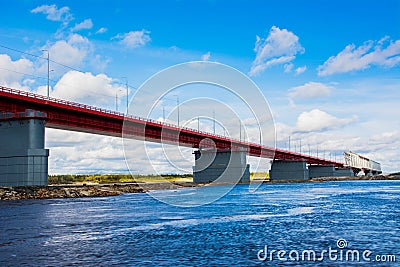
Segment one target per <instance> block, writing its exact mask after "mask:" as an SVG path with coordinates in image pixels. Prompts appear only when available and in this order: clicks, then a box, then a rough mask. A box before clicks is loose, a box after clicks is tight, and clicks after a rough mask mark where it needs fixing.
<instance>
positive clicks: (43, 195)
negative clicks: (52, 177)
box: [0, 184, 145, 200]
mask: <svg viewBox="0 0 400 267" xmlns="http://www.w3.org/2000/svg"><path fill="white" fill-rule="evenodd" d="M143 192H145V190H144V189H143V188H141V187H140V186H139V185H137V184H126V185H49V186H16V187H0V200H21V199H51V198H78V197H108V196H118V195H121V194H123V193H143Z"/></svg>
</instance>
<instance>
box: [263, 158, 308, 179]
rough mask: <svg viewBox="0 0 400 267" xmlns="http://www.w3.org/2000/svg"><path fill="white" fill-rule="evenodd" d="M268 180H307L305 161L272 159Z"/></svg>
mask: <svg viewBox="0 0 400 267" xmlns="http://www.w3.org/2000/svg"><path fill="white" fill-rule="evenodd" d="M269 178H270V180H281V181H282V180H308V178H309V173H308V169H307V164H306V162H305V161H284V160H274V162H273V163H272V166H271V170H270V171H269Z"/></svg>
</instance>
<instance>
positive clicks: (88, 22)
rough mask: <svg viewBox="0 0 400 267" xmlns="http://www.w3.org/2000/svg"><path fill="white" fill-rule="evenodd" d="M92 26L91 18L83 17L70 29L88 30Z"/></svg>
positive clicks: (74, 30)
mask: <svg viewBox="0 0 400 267" xmlns="http://www.w3.org/2000/svg"><path fill="white" fill-rule="evenodd" d="M92 27H93V22H92V20H91V19H85V20H84V21H82V22H81V23H78V24H76V25H75V26H74V27H73V28H72V29H71V30H72V31H73V32H76V31H80V30H89V29H91V28H92Z"/></svg>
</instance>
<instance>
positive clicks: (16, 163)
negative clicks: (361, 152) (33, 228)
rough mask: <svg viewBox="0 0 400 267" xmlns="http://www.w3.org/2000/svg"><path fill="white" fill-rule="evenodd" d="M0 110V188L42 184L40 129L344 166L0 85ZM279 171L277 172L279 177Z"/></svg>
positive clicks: (43, 165) (44, 161)
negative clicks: (19, 182)
mask: <svg viewBox="0 0 400 267" xmlns="http://www.w3.org/2000/svg"><path fill="white" fill-rule="evenodd" d="M0 111H1V112H2V113H1V116H0V145H1V150H0V168H1V169H0V184H1V183H2V184H10V183H12V180H13V179H14V178H10V177H15V176H16V175H17V174H19V175H25V176H26V175H28V176H31V178H29V179H28V180H29V181H31V182H27V183H28V184H29V183H33V184H36V183H37V180H38V179H39V182H38V183H39V184H43V183H47V172H48V171H47V158H48V150H47V149H44V127H47V128H54V129H62V130H68V131H77V132H85V133H91V134H99V135H105V136H113V137H122V135H123V133H124V138H125V137H128V138H132V139H140V140H145V141H150V142H158V143H161V142H166V143H171V144H177V145H179V146H186V147H191V148H196V149H200V150H201V149H202V148H204V147H201V146H204V145H205V146H206V148H207V144H209V146H210V147H211V145H212V144H215V145H214V146H215V149H216V150H217V151H218V152H221V153H231V152H233V151H236V152H238V153H243V152H244V153H246V154H247V155H250V156H255V157H264V158H270V159H274V161H275V162H276V164H275V163H274V164H273V165H276V166H278V165H279V162H281V163H285V164H287V163H288V162H289V163H296V164H297V167H298V166H299V165H298V164H299V163H300V164H302V165H304V166H305V164H309V165H310V166H319V167H323V166H329V168H336V169H341V168H343V167H345V166H344V164H343V163H341V162H336V161H332V160H327V159H323V158H318V157H314V156H311V155H305V154H300V153H294V152H291V151H286V150H282V149H275V148H273V147H269V146H264V145H262V144H256V143H251V142H246V141H242V140H237V139H234V138H230V137H226V136H221V135H216V134H211V133H207V132H204V131H199V130H195V129H190V128H185V127H178V126H176V125H172V124H169V123H163V122H159V121H155V120H151V119H146V118H141V117H137V116H133V115H126V114H123V113H120V112H116V111H111V110H107V109H103V108H99V107H94V106H90V105H85V104H80V103H75V102H70V101H66V100H61V99H56V98H51V97H46V96H42V95H38V94H34V93H31V92H27V91H20V90H16V89H12V88H7V87H3V86H0ZM42 135H43V136H42ZM23 140H25V141H23ZM196 159H198V156H196ZM21 166H23V167H21ZM23 168H25V169H26V171H23V172H22V173H21V172H20V170H19V169H23ZM282 168H284V169H287V168H288V167H287V165H285V166H283V167H282ZM282 168H281V170H278V172H280V173H282V171H283V169H282ZM275 169H276V168H275ZM278 169H279V168H278ZM289 169H290V168H289ZM273 170H274V168H272V171H273ZM35 176H39V177H41V178H35ZM198 176H199V175H198ZM1 177H3V178H1ZM43 177H45V178H43ZM25 182H26V181H25Z"/></svg>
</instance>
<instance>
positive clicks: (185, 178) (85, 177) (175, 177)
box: [49, 174, 193, 184]
mask: <svg viewBox="0 0 400 267" xmlns="http://www.w3.org/2000/svg"><path fill="white" fill-rule="evenodd" d="M192 179H193V176H192V175H191V174H166V175H164V174H163V175H134V176H132V175H129V174H93V175H92V174H65V175H49V184H81V183H99V184H108V183H134V182H191V181H192Z"/></svg>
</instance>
